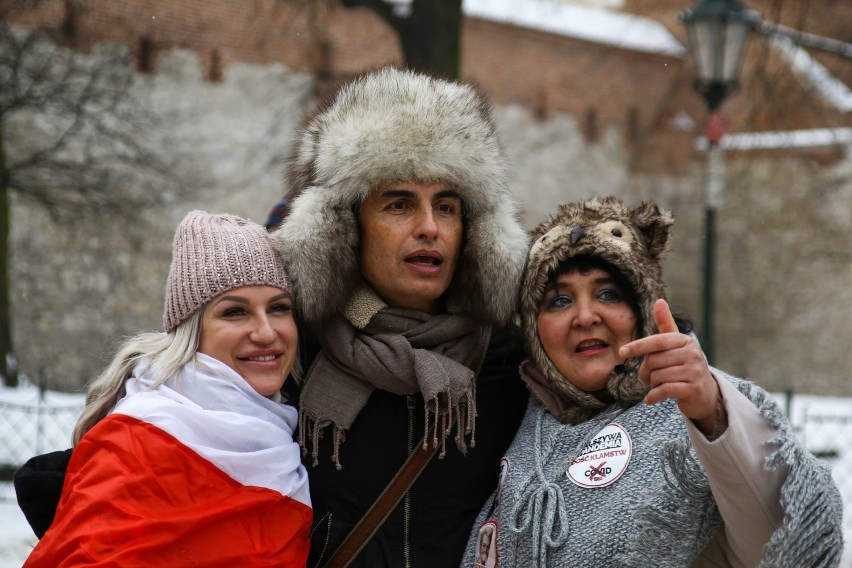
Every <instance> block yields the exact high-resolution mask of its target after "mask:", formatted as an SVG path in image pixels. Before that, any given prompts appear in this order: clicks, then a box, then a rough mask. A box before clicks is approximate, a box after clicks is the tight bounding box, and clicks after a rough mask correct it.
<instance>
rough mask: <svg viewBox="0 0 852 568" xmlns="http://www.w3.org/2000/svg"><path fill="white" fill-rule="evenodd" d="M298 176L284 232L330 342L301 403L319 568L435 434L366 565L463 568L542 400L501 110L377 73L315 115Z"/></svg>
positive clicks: (304, 300) (281, 238)
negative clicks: (521, 376)
mask: <svg viewBox="0 0 852 568" xmlns="http://www.w3.org/2000/svg"><path fill="white" fill-rule="evenodd" d="M289 184H290V187H288V188H287V189H288V192H290V193H291V194H292V195H293V201H292V202H291V209H290V212H289V214H288V216H287V218H286V219H285V220H284V222H283V224H282V226H281V227H280V229H278V230H277V231H276V232H275V233H273V235H272V238H273V242H274V243H275V244H276V246H277V247H278V249H279V250H280V251H281V253H282V256H283V258H284V259H285V262H287V268H288V274H289V275H290V276H291V277H292V279H293V282H294V287H295V288H296V289H297V290H298V292H299V293H298V294H297V296H296V308H297V313H298V314H299V316H300V320H301V322H303V324H304V325H305V328H306V330H307V332H308V333H309V334H312V335H313V336H314V338H315V340H316V343H317V346H316V347H318V349H317V348H314V349H310V348H306V349H305V350H304V351H305V352H306V353H307V357H308V359H309V361H308V362H309V365H306V368H307V369H308V371H307V374H306V377H305V383H304V388H303V390H302V392H301V395H300V438H301V443H302V444H303V448H304V450H305V452H306V463H307V465H308V471H309V476H310V483H311V493H312V503H313V507H314V519H315V526H314V529H313V533H312V545H311V557H310V560H309V563H308V565H309V566H322V565H323V564H324V563H325V562H326V561H327V560H328V559H329V557H330V555H332V553H333V552H334V551H335V549H336V548H337V546H338V545H339V544H340V542H341V541H342V540H343V539H344V537H345V536H346V535H347V534H348V533H349V532H350V531H351V530H352V528H353V527H354V526H355V524H356V523H357V522H358V521H359V519H360V518H361V517H362V516H363V515H364V514H365V512H366V511H367V510H368V508H369V507H370V506H371V505H372V504H373V502H374V501H375V500H376V498H377V497H378V496H379V494H380V493H381V492H382V490H383V489H384V488H385V487H386V486H387V485H388V483H389V482H390V480H391V479H392V478H393V476H394V474H395V473H396V472H397V471H398V470H399V468H400V467H401V466H402V464H403V463H404V462H405V461H406V458H407V457H408V456H409V454H411V452H412V451H413V450H414V449H416V448H417V447H418V446H419V445H426V444H427V443H428V444H435V445H436V446H437V448H438V452H437V453H438V455H436V456H435V457H433V458H432V459H431V461H429V462H428V464H427V465H426V467H425V469H424V470H423V472H422V474H421V475H420V477H419V478H417V480H416V481H415V482H414V483H413V485H412V486H411V488H410V489H409V490H408V491H407V493H406V494H405V496H404V498H403V501H402V502H401V503H400V505H399V506H397V507H396V509H395V510H393V511H392V512H391V514H390V515H389V516H388V518H387V520H386V521H385V522H384V523H383V524H382V525H381V527H380V528H379V529H378V531H377V532H376V533H375V535H374V536H373V537H372V538H371V539H370V540H369V541H368V542H367V544H366V545H365V547H364V548H363V550H362V551H361V552H360V553H359V554H358V556H357V557H356V558H355V560H354V562H353V564H352V565H353V566H369V567H377V566H394V567H396V566H457V565H458V564H459V562H460V560H461V555H462V552H463V550H464V546H465V542H466V540H467V534H468V531H469V530H470V527H471V525H472V522H473V519H474V518H475V516H476V514H477V512H478V510H479V508H480V507H481V505H482V503H483V502H484V501H485V499H486V498H487V497H488V495H489V494H490V492H491V490H492V489H493V488H494V487H495V486H496V483H497V476H498V473H499V463H500V458H501V456H502V455H503V453H504V452H505V450H506V448H507V447H508V445H509V443H510V441H511V439H512V436H513V435H514V432H515V430H516V428H517V425H518V424H519V422H520V418H521V416H522V415H523V410H524V407H525V404H526V398H527V392H526V391H525V389H524V387H523V385H522V383H521V382H520V381H519V380H518V378H517V366H518V364H519V363H520V360H521V357H522V353H521V342H520V336H519V334H518V331H517V327H516V326H514V325H513V324H512V323H511V321H512V318H513V314H514V310H515V305H516V294H517V284H518V282H519V280H520V276H521V271H522V267H523V259H524V257H525V255H526V250H527V238H526V235H525V233H524V231H523V230H522V228H521V227H520V225H519V223H518V222H517V219H516V208H515V204H514V202H513V200H512V198H511V196H510V193H509V190H508V188H507V185H506V173H505V159H504V156H503V155H502V152H501V149H500V147H499V144H498V140H497V136H496V132H495V127H494V123H493V121H492V118H491V113H490V109H489V107H488V105H487V103H486V102H485V101H484V100H483V98H482V97H481V96H480V95H479V94H478V93H477V92H476V91H475V90H474V89H473V88H471V87H470V86H468V85H465V84H462V83H457V82H448V81H443V80H437V79H433V78H430V77H427V76H424V75H419V74H416V73H413V72H409V71H401V70H397V69H393V68H385V69H381V70H379V71H377V72H373V73H369V74H366V75H363V76H361V77H359V78H357V79H355V80H354V81H352V82H351V83H349V84H347V85H344V86H343V87H342V88H341V89H340V91H339V92H338V93H337V95H336V96H335V97H334V98H333V100H332V101H331V103H330V104H329V105H328V106H326V107H325V108H323V109H321V110H320V111H319V112H318V113H317V114H316V115H315V116H314V117H313V118H312V119H311V120H310V121H309V122H308V124H307V126H306V127H305V129H304V131H303V132H302V134H301V137H300V139H299V141H298V145H297V148H296V152H295V155H294V158H293V160H292V163H291V169H290V177H289ZM312 351H313V353H311V352H312ZM424 434H425V436H424Z"/></svg>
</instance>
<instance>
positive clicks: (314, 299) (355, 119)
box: [272, 67, 527, 325]
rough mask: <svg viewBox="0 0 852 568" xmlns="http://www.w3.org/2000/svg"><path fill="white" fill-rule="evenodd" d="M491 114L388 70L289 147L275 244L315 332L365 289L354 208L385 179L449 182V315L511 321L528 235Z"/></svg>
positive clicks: (340, 97)
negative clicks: (452, 196) (456, 248)
mask: <svg viewBox="0 0 852 568" xmlns="http://www.w3.org/2000/svg"><path fill="white" fill-rule="evenodd" d="M505 168H506V163H505V158H504V156H503V154H502V150H501V148H500V145H499V143H498V139H497V134H496V131H495V126H494V122H493V120H492V117H491V110H490V107H489V106H488V104H487V103H486V101H485V100H484V99H483V98H482V96H480V94H479V93H478V92H477V91H476V90H475V89H474V88H472V87H471V86H469V85H466V84H464V83H458V82H448V81H444V80H440V79H435V78H432V77H429V76H426V75H421V74H417V73H414V72H412V71H403V70H399V69H395V68H391V67H387V68H383V69H381V70H378V71H375V72H372V73H368V74H365V75H362V76H361V77H359V78H357V79H355V80H353V81H352V82H350V83H348V84H346V85H344V86H343V87H342V88H341V89H340V90H339V91H338V93H337V94H336V96H335V97H334V99H333V100H332V101H331V103H330V104H329V105H328V106H327V107H325V108H324V109H321V110H320V111H319V112H318V113H317V114H315V115H314V116H313V118H311V119H310V121H309V122H308V124H307V126H306V127H305V129H304V130H303V132H302V135H301V138H300V139H299V140H298V142H297V147H296V150H295V154H294V157H293V158H292V161H291V164H290V172H289V177H288V179H287V183H288V187H287V191H288V192H289V193H290V194H291V195H293V196H294V199H293V201H292V207H291V210H290V213H289V215H288V216H287V218H286V219H285V221H284V223H283V224H282V226H281V228H280V229H278V230H277V231H276V232H275V233H274V234H273V237H272V238H273V242H274V243H275V246H276V248H277V249H278V250H279V251H280V252H281V253H282V256H283V257H284V258H285V259H287V271H288V274H289V276H290V277H291V278H292V279H293V283H294V286H295V287H296V289H298V290H299V294H298V296H297V299H296V303H297V307H298V309H299V312H300V315H301V316H302V318H303V320H304V321H306V322H307V323H309V324H312V325H315V324H318V323H319V322H321V321H323V320H324V319H326V318H327V317H329V316H330V315H332V314H334V313H336V312H338V311H340V310H341V308H343V306H344V305H345V304H346V302H347V301H348V300H349V297H350V295H351V293H352V291H353V289H355V288H356V287H357V285H358V284H359V283H360V282H361V281H362V280H361V274H360V266H359V254H360V253H359V230H358V222H357V218H356V213H355V208H356V206H357V204H359V203H360V202H362V201H363V200H364V199H365V198H366V197H367V195H368V194H369V193H370V192H371V191H373V190H375V189H377V188H379V187H381V186H382V185H384V184H387V183H391V182H394V181H421V182H437V181H441V182H444V183H447V184H448V185H449V186H450V187H451V188H452V189H454V190H455V191H457V192H458V193H459V195H460V196H461V198H462V200H463V203H464V229H465V240H464V245H463V250H462V252H461V257H460V261H459V263H458V265H457V268H456V274H455V276H454V279H453V282H452V284H451V285H450V288H449V290H448V292H447V297H446V300H447V302H446V303H447V306H448V309H449V310H450V311H453V312H467V313H471V314H472V315H474V316H475V317H479V318H481V319H484V320H485V321H489V322H493V323H497V324H505V323H508V322H509V321H510V320H511V319H512V317H513V316H514V313H515V307H516V301H517V285H518V283H519V281H520V277H521V274H522V271H523V262H524V258H525V256H526V251H527V236H526V234H525V232H524V230H523V229H522V228H521V226H520V224H519V223H518V220H517V214H516V205H515V203H514V200H513V199H512V197H511V194H510V192H509V189H508V186H507V181H506V171H505Z"/></svg>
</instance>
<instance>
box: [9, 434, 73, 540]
mask: <svg viewBox="0 0 852 568" xmlns="http://www.w3.org/2000/svg"><path fill="white" fill-rule="evenodd" d="M70 459H71V450H70V449H68V450H64V451H58V452H51V453H49V454H43V455H40V456H35V457H34V458H30V460H29V461H27V463H25V464H24V465H23V466H21V468H20V469H18V471H16V472H15V478H14V483H15V493H16V494H17V497H18V506H19V507H20V508H21V511H23V512H24V517H26V519H27V522H28V523H29V524H30V526H31V527H32V529H33V532H34V533H35V534H36V536H37V537H38V538H41V537H42V536H44V533H45V532H47V529H48V528H49V527H50V525H51V523H53V517H54V515H55V514H56V507H57V506H58V505H59V498H60V496H61V495H62V484H63V483H64V482H65V470H66V469H67V468H68V461H69V460H70Z"/></svg>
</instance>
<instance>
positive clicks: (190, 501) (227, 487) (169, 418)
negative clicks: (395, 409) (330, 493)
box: [24, 354, 312, 568]
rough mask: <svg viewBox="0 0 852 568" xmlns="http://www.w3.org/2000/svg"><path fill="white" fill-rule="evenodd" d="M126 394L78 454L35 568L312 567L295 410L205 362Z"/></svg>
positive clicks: (142, 382) (134, 382) (31, 566)
mask: <svg viewBox="0 0 852 568" xmlns="http://www.w3.org/2000/svg"><path fill="white" fill-rule="evenodd" d="M143 369H144V366H143V365H142V364H140V366H137V369H136V371H134V374H135V373H136V372H137V371H139V372H140V373H139V374H140V375H142V376H135V377H133V378H131V379H130V380H129V381H128V383H127V396H126V397H125V398H123V399H122V400H121V401H120V402H119V404H118V405H116V408H115V409H114V411H113V413H111V414H110V415H109V416H107V417H106V418H105V419H103V420H102V421H101V422H99V423H98V424H97V425H96V426H95V427H94V428H93V429H92V430H90V431H89V432H88V433H87V434H86V435H85V436H84V437H83V439H82V440H81V442H80V444H78V445H77V447H76V448H74V452H73V454H72V457H71V461H70V463H69V465H68V471H67V473H66V477H65V485H64V487H63V492H62V499H61V501H60V503H59V507H58V508H57V513H56V518H55V520H54V522H53V524H52V525H51V527H50V529H49V530H48V531H47V533H46V534H45V535H44V537H43V538H42V539H41V541H40V542H39V543H38V545H37V546H36V548H35V549H34V550H33V553H32V554H31V555H30V557H29V558H28V559H27V562H26V564H25V565H24V566H25V567H26V568H35V567H48V566H49V567H51V568H59V567H68V566H81V565H85V566H120V567H122V568H125V567H128V568H133V567H142V566H145V567H150V566H229V567H230V566H300V567H301V566H304V564H305V561H306V560H307V553H308V542H309V531H310V526H311V518H312V510H311V505H310V497H309V494H308V484H307V474H306V472H305V469H304V467H303V466H302V465H301V462H300V459H299V448H298V445H297V444H296V443H295V442H294V441H293V428H294V427H295V425H296V421H297V417H296V410H295V409H294V408H293V407H290V406H287V405H284V404H281V403H278V402H274V401H272V400H269V399H266V398H264V397H262V396H261V395H259V394H257V393H256V392H255V391H254V390H252V389H251V387H250V386H249V385H248V384H246V383H245V381H243V380H242V378H241V377H239V375H237V374H236V373H235V372H234V371H232V370H231V369H230V368H229V367H227V366H225V365H223V364H222V363H220V362H218V361H216V360H215V359H212V358H209V357H207V356H205V355H201V354H199V355H197V356H196V361H195V362H194V363H190V364H188V365H187V366H186V367H184V369H183V371H182V372H181V373H180V376H179V377H178V378H177V379H176V380H174V379H170V380H169V381H167V382H166V384H165V385H162V386H161V387H159V388H157V389H156V390H150V383H149V382H148V381H147V379H145V378H144V374H143V373H141V371H142V370H143Z"/></svg>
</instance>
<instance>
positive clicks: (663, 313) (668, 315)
mask: <svg viewBox="0 0 852 568" xmlns="http://www.w3.org/2000/svg"><path fill="white" fill-rule="evenodd" d="M654 323H655V324H657V329H658V330H659V333H677V332H678V328H677V323H675V319H674V316H673V315H672V311H671V309H670V308H669V303H668V302H666V301H665V300H663V299H662V298H661V299H659V300H657V301H656V302H654Z"/></svg>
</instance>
